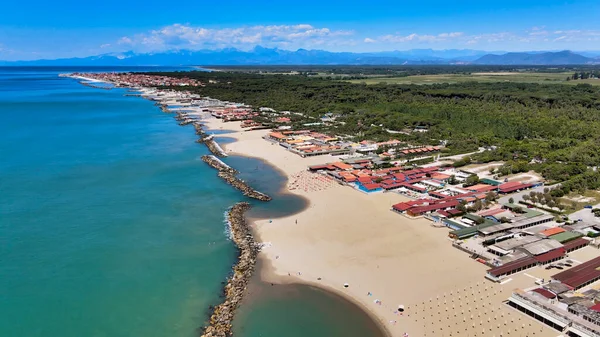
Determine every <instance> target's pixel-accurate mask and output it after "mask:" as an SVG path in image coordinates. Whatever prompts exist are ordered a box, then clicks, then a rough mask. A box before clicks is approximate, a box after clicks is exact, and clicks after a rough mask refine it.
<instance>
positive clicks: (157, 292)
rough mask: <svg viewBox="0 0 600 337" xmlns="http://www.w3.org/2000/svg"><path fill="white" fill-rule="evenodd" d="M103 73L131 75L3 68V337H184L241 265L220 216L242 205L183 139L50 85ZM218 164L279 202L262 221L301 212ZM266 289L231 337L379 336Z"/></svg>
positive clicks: (91, 92) (187, 130) (318, 305)
mask: <svg viewBox="0 0 600 337" xmlns="http://www.w3.org/2000/svg"><path fill="white" fill-rule="evenodd" d="M111 70H115V71H124V70H129V69H113V68H107V69H98V68H96V69H82V68H69V69H62V68H0V317H2V318H1V319H0V336H7V337H13V336H14V337H37V336H45V337H46V336H57V337H58V336H60V337H83V336H85V337H93V336H103V337H104V336H106V337H119V336H123V337H132V336H144V337H154V336H156V337H166V336H170V337H171V336H173V337H178V336H182V337H188V336H189V337H191V336H197V335H199V331H198V328H199V327H201V326H202V325H203V323H204V322H205V320H206V319H207V313H208V311H207V308H208V306H209V305H214V304H217V303H219V301H220V294H221V290H222V282H223V281H225V279H226V277H227V276H228V275H229V273H230V272H231V266H232V264H233V263H235V256H236V250H235V247H234V245H233V243H232V242H231V241H230V240H229V239H228V237H227V233H226V226H225V224H224V213H225V212H226V211H227V209H228V207H230V206H231V205H232V204H234V203H235V202H238V201H247V200H246V199H245V198H244V197H243V196H242V195H241V194H240V193H239V191H237V190H235V189H233V188H232V187H231V186H229V185H227V184H225V183H224V182H223V181H221V180H220V179H218V178H217V176H216V172H215V171H214V170H213V169H211V168H210V167H208V166H207V165H206V164H205V163H203V162H202V161H201V160H200V157H201V156H202V155H204V154H207V153H208V151H207V149H206V148H205V147H204V146H203V145H201V144H198V143H195V140H196V139H197V136H196V135H195V134H194V130H193V128H192V127H191V126H186V127H181V126H179V125H178V124H177V122H176V121H174V120H173V118H172V116H171V115H168V114H164V113H162V112H161V111H160V109H158V108H157V107H155V106H154V105H153V103H152V102H150V101H147V100H144V99H141V98H139V97H126V96H124V94H126V90H125V89H112V90H102V89H95V88H90V87H86V86H82V85H81V84H79V83H78V82H77V81H75V80H73V79H70V78H60V77H58V73H60V72H73V71H82V72H84V71H111ZM135 70H157V69H153V68H152V69H135ZM165 70H167V69H165ZM169 70H172V69H169ZM226 161H227V162H228V163H229V164H230V165H232V166H234V167H236V168H238V169H240V171H242V173H241V174H242V177H243V178H244V179H246V180H248V181H250V183H251V184H255V185H256V186H257V187H258V188H259V189H261V188H262V189H264V190H265V192H267V193H271V194H274V196H275V199H274V200H273V202H272V204H270V205H260V206H257V207H256V208H255V211H254V212H257V214H261V215H262V216H267V215H268V214H271V216H280V215H285V214H290V212H294V211H297V210H299V209H302V208H303V207H304V206H305V202H304V201H303V200H302V199H298V198H294V197H293V196H289V195H277V192H278V190H279V188H280V187H281V186H282V184H283V183H284V180H283V177H282V176H281V175H279V174H278V173H277V172H276V171H274V170H272V169H271V168H270V167H268V166H266V165H265V164H264V163H262V162H260V161H258V160H254V159H247V158H239V157H237V158H236V157H229V158H226ZM259 167H260V169H258V168H259ZM254 204H255V205H256V203H254ZM269 212H271V213H269ZM271 288H272V287H271ZM271 288H269V287H266V288H264V287H263V288H261V289H262V290H261V291H260V292H259V293H260V294H259V296H253V297H252V300H251V301H247V303H246V304H245V305H244V306H243V307H242V309H241V311H240V312H241V314H240V317H239V319H237V320H236V322H235V326H236V330H237V331H238V335H241V336H248V337H250V336H252V337H254V336H281V337H285V336H290V337H291V336H302V335H310V336H317V337H318V336H323V337H325V336H334V335H344V336H365V335H376V334H377V333H375V332H373V331H374V330H373V328H372V322H370V320H368V319H366V318H365V315H364V314H363V313H362V312H360V311H359V310H357V308H355V307H353V306H352V305H348V304H347V303H345V302H344V301H342V300H341V299H339V298H337V297H335V296H333V297H332V295H328V294H324V293H322V292H320V291H319V290H316V289H313V288H310V287H305V286H280V287H275V288H277V289H271Z"/></svg>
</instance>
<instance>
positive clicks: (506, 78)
mask: <svg viewBox="0 0 600 337" xmlns="http://www.w3.org/2000/svg"><path fill="white" fill-rule="evenodd" d="M570 75H572V73H538V72H530V73H519V72H504V73H472V74H469V75H466V74H440V75H416V76H407V77H373V78H368V79H361V80H351V81H350V82H352V83H366V84H378V83H382V82H383V83H388V84H434V83H462V82H473V81H475V82H488V83H489V82H520V83H540V84H552V83H557V84H578V83H589V84H592V85H600V80H592V79H590V80H577V81H567V80H566V79H567V77H568V76H570Z"/></svg>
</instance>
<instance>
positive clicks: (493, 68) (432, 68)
mask: <svg viewBox="0 0 600 337" xmlns="http://www.w3.org/2000/svg"><path fill="white" fill-rule="evenodd" d="M210 68H211V69H217V70H223V71H227V72H243V73H267V74H274V73H275V74H277V73H288V74H301V75H309V76H310V75H316V74H332V75H365V76H367V75H377V77H385V76H386V75H389V76H394V77H398V76H412V75H438V74H471V73H479V72H522V71H527V72H544V73H561V72H566V71H568V72H571V71H577V72H579V73H581V72H583V73H589V72H592V71H598V67H597V66H591V65H590V66H588V65H579V66H560V67H557V66H514V65H443V64H432V65H390V66H382V65H360V66H358V65H355V66H352V65H331V66H324V65H306V66H287V65H261V66H210Z"/></svg>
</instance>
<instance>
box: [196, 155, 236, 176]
mask: <svg viewBox="0 0 600 337" xmlns="http://www.w3.org/2000/svg"><path fill="white" fill-rule="evenodd" d="M202 161H203V162H205V163H207V164H208V165H209V166H210V167H212V168H214V169H216V170H217V171H219V172H227V173H230V174H237V173H238V172H237V171H236V170H235V169H233V168H232V167H231V166H229V165H227V164H225V163H224V162H223V161H222V160H221V159H219V158H217V157H216V156H214V155H207V156H202Z"/></svg>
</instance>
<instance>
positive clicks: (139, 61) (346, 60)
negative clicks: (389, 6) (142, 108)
mask: <svg viewBox="0 0 600 337" xmlns="http://www.w3.org/2000/svg"><path fill="white" fill-rule="evenodd" d="M599 56H600V52H598V53H594V52H586V56H583V55H581V54H577V53H573V52H571V51H560V52H519V53H506V52H502V51H497V52H486V51H481V50H472V49H446V50H433V49H412V50H406V51H389V52H373V53H352V52H329V51H324V50H306V49H298V50H296V51H290V50H282V49H276V48H275V49H271V48H263V47H260V46H257V47H255V48H254V49H252V50H250V51H242V50H239V49H235V48H227V49H219V50H197V51H190V50H177V51H169V52H161V53H145V54H138V53H134V52H125V53H116V54H104V55H98V56H90V57H84V58H68V59H57V60H36V61H16V62H8V61H4V62H3V61H0V65H5V66H138V65H139V66H150V65H156V66H175V65H309V64H311V65H342V64H347V65H424V64H481V65H574V64H600V58H599Z"/></svg>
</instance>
